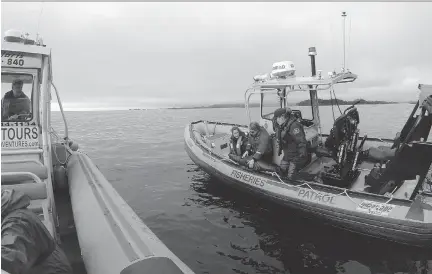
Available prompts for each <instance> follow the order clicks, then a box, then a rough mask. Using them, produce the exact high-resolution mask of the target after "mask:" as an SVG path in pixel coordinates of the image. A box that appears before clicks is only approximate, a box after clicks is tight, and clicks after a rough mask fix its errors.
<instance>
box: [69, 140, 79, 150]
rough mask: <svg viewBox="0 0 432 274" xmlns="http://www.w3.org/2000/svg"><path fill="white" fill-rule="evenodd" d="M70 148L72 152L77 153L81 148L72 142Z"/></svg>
mask: <svg viewBox="0 0 432 274" xmlns="http://www.w3.org/2000/svg"><path fill="white" fill-rule="evenodd" d="M69 147H70V149H71V150H72V151H77V150H78V148H79V146H78V144H77V143H74V142H73V141H70V143H69Z"/></svg>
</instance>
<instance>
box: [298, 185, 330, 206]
mask: <svg viewBox="0 0 432 274" xmlns="http://www.w3.org/2000/svg"><path fill="white" fill-rule="evenodd" d="M297 196H298V197H300V198H302V199H305V200H309V201H313V202H320V203H324V204H334V199H335V198H336V196H334V195H330V194H327V193H321V192H317V191H314V190H312V189H304V188H301V189H299V190H298V193H297Z"/></svg>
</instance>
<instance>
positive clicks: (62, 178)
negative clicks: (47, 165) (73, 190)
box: [54, 165, 68, 190]
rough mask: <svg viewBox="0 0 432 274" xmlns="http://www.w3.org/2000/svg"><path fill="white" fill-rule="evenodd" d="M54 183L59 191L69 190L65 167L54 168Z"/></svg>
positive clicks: (57, 166)
mask: <svg viewBox="0 0 432 274" xmlns="http://www.w3.org/2000/svg"><path fill="white" fill-rule="evenodd" d="M54 182H55V186H56V188H57V189H61V190H63V189H67V188H68V179H67V170H66V168H65V167H64V166H62V165H56V166H54Z"/></svg>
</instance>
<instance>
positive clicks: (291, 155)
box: [274, 108, 309, 179]
mask: <svg viewBox="0 0 432 274" xmlns="http://www.w3.org/2000/svg"><path fill="white" fill-rule="evenodd" d="M274 119H276V123H277V124H276V127H275V128H276V138H277V141H278V143H279V154H278V155H281V153H282V150H283V153H284V156H283V158H282V161H281V163H280V172H281V174H282V175H283V176H284V177H287V178H289V179H291V178H292V176H293V174H294V172H296V171H298V170H300V169H301V168H303V167H304V166H305V165H306V164H307V163H308V161H309V155H308V151H307V141H306V135H305V132H304V129H303V126H302V124H300V122H299V121H298V120H297V118H296V117H295V116H294V115H292V113H291V109H290V108H279V109H277V110H275V112H274Z"/></svg>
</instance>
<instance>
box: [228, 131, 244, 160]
mask: <svg viewBox="0 0 432 274" xmlns="http://www.w3.org/2000/svg"><path fill="white" fill-rule="evenodd" d="M247 140H248V139H247V137H246V134H245V133H244V132H243V131H241V130H240V128H239V127H237V126H234V127H232V128H231V139H230V154H234V155H237V156H242V155H243V153H244V152H245V151H246V145H247Z"/></svg>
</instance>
